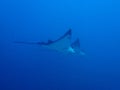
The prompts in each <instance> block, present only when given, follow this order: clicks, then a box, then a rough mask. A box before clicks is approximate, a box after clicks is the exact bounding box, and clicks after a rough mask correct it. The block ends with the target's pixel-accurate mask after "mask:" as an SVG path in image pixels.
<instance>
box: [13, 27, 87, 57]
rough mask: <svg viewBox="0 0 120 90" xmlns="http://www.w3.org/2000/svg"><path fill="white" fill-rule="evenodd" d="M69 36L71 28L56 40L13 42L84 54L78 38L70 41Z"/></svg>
mask: <svg viewBox="0 0 120 90" xmlns="http://www.w3.org/2000/svg"><path fill="white" fill-rule="evenodd" d="M71 36H72V30H71V29H69V30H68V31H67V32H66V33H65V34H64V35H62V36H61V37H59V38H58V39H56V40H48V41H47V42H15V43H19V44H29V45H33V44H35V45H39V46H41V47H45V48H48V49H51V50H55V51H58V52H62V53H71V54H79V55H85V53H84V52H83V51H82V50H81V48H80V40H79V38H77V39H76V40H75V41H74V42H73V43H71Z"/></svg>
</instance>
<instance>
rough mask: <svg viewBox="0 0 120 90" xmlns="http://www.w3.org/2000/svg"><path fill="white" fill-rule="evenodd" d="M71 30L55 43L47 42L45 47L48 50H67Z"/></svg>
mask: <svg viewBox="0 0 120 90" xmlns="http://www.w3.org/2000/svg"><path fill="white" fill-rule="evenodd" d="M70 43H71V29H69V30H68V31H67V32H66V33H65V34H64V35H63V36H61V37H60V38H58V39H57V40H55V41H51V40H48V44H47V47H48V48H50V49H54V50H58V51H63V50H65V48H68V47H69V46H70V45H71V44H70Z"/></svg>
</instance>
